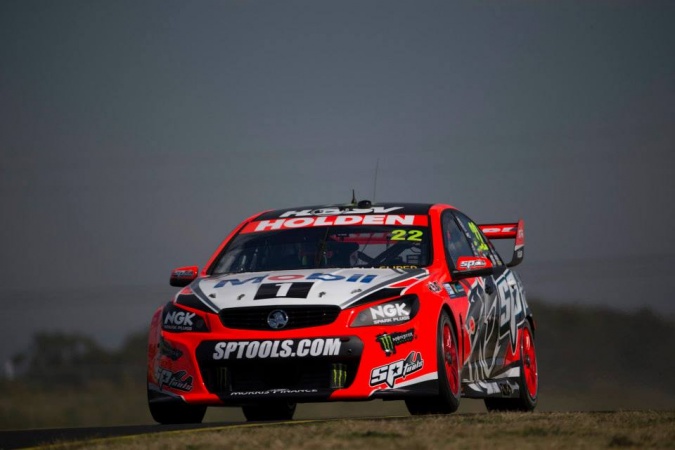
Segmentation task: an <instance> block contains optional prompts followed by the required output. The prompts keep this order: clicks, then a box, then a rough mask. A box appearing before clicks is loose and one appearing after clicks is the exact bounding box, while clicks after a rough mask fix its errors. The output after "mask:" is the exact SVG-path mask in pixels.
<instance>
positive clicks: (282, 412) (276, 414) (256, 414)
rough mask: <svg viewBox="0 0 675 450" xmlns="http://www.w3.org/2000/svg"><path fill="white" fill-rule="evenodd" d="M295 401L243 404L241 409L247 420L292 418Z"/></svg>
mask: <svg viewBox="0 0 675 450" xmlns="http://www.w3.org/2000/svg"><path fill="white" fill-rule="evenodd" d="M295 407H296V404H295V403H291V402H285V401H276V402H265V403H258V404H255V405H245V406H242V407H241V409H242V411H243V413H244V417H246V420H248V421H249V422H255V421H259V420H292V419H293V414H295Z"/></svg>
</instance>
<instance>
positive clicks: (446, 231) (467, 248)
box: [442, 210, 475, 266]
mask: <svg viewBox="0 0 675 450" xmlns="http://www.w3.org/2000/svg"><path fill="white" fill-rule="evenodd" d="M442 225H443V244H444V246H445V250H446V254H447V256H448V258H449V259H451V260H452V264H453V266H456V264H457V259H458V258H459V257H460V256H475V254H474V252H473V250H472V248H471V244H469V241H468V240H467V237H466V235H465V233H464V231H463V230H462V229H460V228H459V225H458V224H457V222H456V221H455V216H454V215H453V214H452V212H451V211H450V210H447V211H445V212H444V213H443V216H442Z"/></svg>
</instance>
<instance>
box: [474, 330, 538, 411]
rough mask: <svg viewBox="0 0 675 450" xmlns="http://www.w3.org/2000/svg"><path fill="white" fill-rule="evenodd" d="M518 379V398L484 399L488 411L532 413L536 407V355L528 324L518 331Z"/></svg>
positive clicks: (532, 336)
mask: <svg viewBox="0 0 675 450" xmlns="http://www.w3.org/2000/svg"><path fill="white" fill-rule="evenodd" d="M520 335H521V337H520V379H519V380H518V387H519V390H520V396H519V397H518V398H493V397H491V398H486V399H485V406H486V407H487V409H488V411H532V410H534V408H535V407H536V406H537V396H538V393H539V372H538V371H537V353H536V351H535V347H534V335H533V334H532V328H531V327H530V323H529V322H528V321H525V326H524V327H523V328H522V329H521V330H520Z"/></svg>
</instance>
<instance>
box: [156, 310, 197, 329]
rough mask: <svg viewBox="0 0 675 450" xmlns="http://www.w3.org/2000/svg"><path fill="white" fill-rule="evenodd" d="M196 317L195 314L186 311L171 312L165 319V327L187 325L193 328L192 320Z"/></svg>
mask: <svg viewBox="0 0 675 450" xmlns="http://www.w3.org/2000/svg"><path fill="white" fill-rule="evenodd" d="M195 315H196V314H195V313H190V312H185V311H171V312H169V313H167V314H166V317H164V325H186V326H190V327H191V326H192V325H193V323H192V318H193V317H194V316H195Z"/></svg>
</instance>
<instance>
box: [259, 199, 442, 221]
mask: <svg viewBox="0 0 675 450" xmlns="http://www.w3.org/2000/svg"><path fill="white" fill-rule="evenodd" d="M432 206H433V204H431V203H374V204H371V203H370V202H367V203H366V202H364V201H361V202H359V203H358V204H357V205H354V204H351V203H350V204H346V205H345V204H342V205H315V206H300V207H296V208H287V209H277V210H274V211H267V212H264V213H262V214H261V215H260V216H258V217H256V220H269V219H278V218H284V217H309V216H332V215H340V214H411V215H420V214H428V213H429V208H431V207H432Z"/></svg>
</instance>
